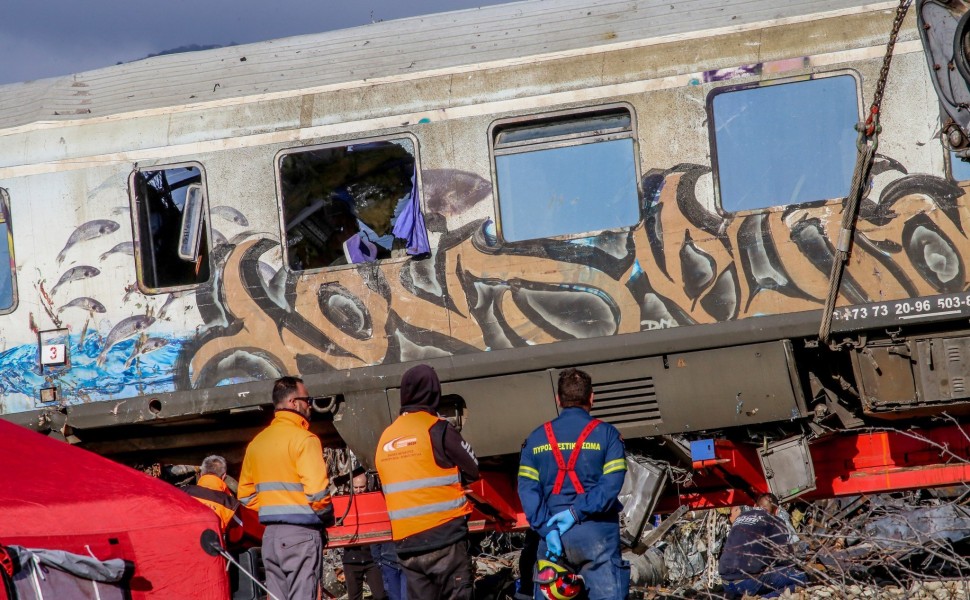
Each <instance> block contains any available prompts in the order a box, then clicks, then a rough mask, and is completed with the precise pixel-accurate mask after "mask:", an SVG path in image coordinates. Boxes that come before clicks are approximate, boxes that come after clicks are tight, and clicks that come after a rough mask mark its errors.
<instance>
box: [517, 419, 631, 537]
mask: <svg viewBox="0 0 970 600" xmlns="http://www.w3.org/2000/svg"><path fill="white" fill-rule="evenodd" d="M592 420H593V419H592V417H590V415H589V413H588V412H586V411H585V410H583V409H581V408H566V409H564V410H563V412H562V414H561V415H560V416H559V417H557V418H556V419H554V420H552V421H551V422H550V424H551V426H552V430H553V435H554V437H555V438H556V441H557V443H558V445H559V447H560V452H561V453H562V457H563V460H564V461H566V462H567V463H568V461H569V460H570V458H571V457H572V455H573V453H574V452H575V451H576V448H575V447H574V444H575V442H576V441H577V439H578V437H579V436H580V434H581V433H582V431H583V430H584V429H585V428H586V427H587V426H588V424H589V423H590V422H591V421H592ZM608 463H615V464H612V465H611V464H608ZM522 467H524V468H525V469H527V470H529V469H534V470H535V471H536V473H535V474H536V476H537V477H538V482H539V484H540V487H541V495H542V497H543V498H545V499H546V502H545V503H544V508H545V510H544V511H543V514H541V515H537V516H536V517H535V518H536V519H537V521H542V522H544V521H545V519H548V518H549V517H551V516H552V515H553V514H555V513H557V512H559V511H560V510H566V509H568V508H569V507H571V506H574V505H576V504H577V499H578V498H579V494H578V493H577V490H576V486H575V484H574V483H573V481H572V480H571V478H570V477H568V476H566V477H563V481H562V485H561V490H560V493H559V494H553V488H554V487H555V485H556V480H557V478H558V473H559V466H558V463H557V462H556V457H555V453H554V452H553V450H552V445H551V443H550V441H549V439H548V437H547V434H546V428H545V426H544V425H543V426H541V427H538V428H536V429H535V430H534V431H533V432H532V433H531V434H530V435H529V437H528V438H527V439H526V444H525V449H524V451H523V456H522V462H521V465H520V470H521V469H522ZM614 467H615V468H614ZM611 469H612V470H611ZM625 469H626V462H625V458H624V450H623V442H622V438H621V437H620V433H619V432H618V431H617V430H616V428H615V427H613V426H612V425H610V424H609V423H605V422H599V423H598V424H597V425H596V427H595V428H593V429H592V430H591V431H590V432H589V433H588V435H587V437H586V439H585V440H584V441H583V443H582V446H581V448H580V449H579V457H578V458H577V459H576V464H575V473H576V477H577V478H578V480H579V482H580V484H581V485H582V487H583V490H584V492H585V491H587V490H592V489H595V488H596V487H597V484H599V482H600V480H601V479H602V478H603V476H604V475H608V474H610V473H618V480H619V485H621V486H622V483H623V477H622V475H623V474H624V473H623V472H624V471H625ZM527 472H528V471H527ZM520 475H521V471H520ZM611 491H612V490H611ZM617 491H619V487H617ZM582 504H584V505H585V503H582ZM590 509H591V510H592V513H591V515H590V516H594V518H595V517H597V516H598V517H606V518H610V519H614V518H615V517H616V515H617V514H618V513H619V512H620V510H621V509H622V505H621V504H620V502H619V500H617V499H616V496H615V495H611V494H606V495H605V496H604V497H603V498H602V499H598V500H597V501H596V502H594V503H593V504H592V505H591V506H590Z"/></svg>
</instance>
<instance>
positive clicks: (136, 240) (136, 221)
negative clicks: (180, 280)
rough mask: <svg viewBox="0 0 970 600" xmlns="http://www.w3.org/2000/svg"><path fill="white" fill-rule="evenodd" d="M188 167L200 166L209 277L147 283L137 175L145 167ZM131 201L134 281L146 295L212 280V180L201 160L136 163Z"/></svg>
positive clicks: (130, 180) (130, 184)
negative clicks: (177, 282)
mask: <svg viewBox="0 0 970 600" xmlns="http://www.w3.org/2000/svg"><path fill="white" fill-rule="evenodd" d="M186 167H195V168H197V169H198V170H199V183H201V184H202V197H203V201H202V202H203V209H202V214H203V217H204V219H205V238H206V242H207V243H208V244H209V247H208V248H207V249H206V260H207V261H208V262H209V279H207V280H205V281H201V282H198V283H190V284H186V285H175V286H167V287H157V288H152V287H149V286H147V285H146V284H145V282H144V281H143V280H142V277H141V274H142V273H143V271H142V268H143V267H144V260H143V258H142V249H141V248H142V246H141V235H140V233H139V231H140V228H141V221H140V218H141V215H140V214H139V211H138V202H137V193H136V190H135V175H136V174H138V173H143V172H145V171H166V170H169V169H179V168H186ZM128 202H129V204H130V209H131V236H132V237H131V239H132V243H133V244H134V250H135V281H136V282H137V284H138V290H139V291H140V292H141V293H142V294H144V295H146V296H157V295H159V294H169V293H171V292H180V291H183V290H192V289H196V288H198V287H199V286H201V285H205V284H206V283H208V282H210V281H211V280H212V276H213V274H214V272H215V268H214V265H213V264H212V250H213V245H212V216H211V215H210V214H209V184H208V182H207V181H206V172H205V167H204V166H203V165H202V163H201V162H199V161H195V160H189V161H183V162H177V163H165V164H161V165H150V166H142V165H136V166H135V168H134V169H132V170H131V173H129V175H128Z"/></svg>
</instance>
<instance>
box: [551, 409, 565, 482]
mask: <svg viewBox="0 0 970 600" xmlns="http://www.w3.org/2000/svg"><path fill="white" fill-rule="evenodd" d="M546 440H547V441H548V442H549V446H550V447H551V448H552V456H553V458H555V459H556V466H557V467H559V470H558V471H557V472H556V482H555V483H554V484H553V485H552V493H553V494H558V493H559V492H560V491H561V490H562V482H563V480H564V479H565V478H566V461H565V460H564V459H563V457H562V452H560V451H559V442H557V441H556V434H555V433H553V432H552V422H551V421H547V422H546Z"/></svg>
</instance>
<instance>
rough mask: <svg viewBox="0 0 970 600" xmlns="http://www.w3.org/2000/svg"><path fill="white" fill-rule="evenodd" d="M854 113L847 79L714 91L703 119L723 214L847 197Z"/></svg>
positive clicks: (855, 97)
mask: <svg viewBox="0 0 970 600" xmlns="http://www.w3.org/2000/svg"><path fill="white" fill-rule="evenodd" d="M859 106H860V105H859V91H858V85H857V81H856V78H855V77H854V76H852V75H849V74H841V75H829V76H817V77H813V78H811V79H805V80H801V81H794V82H791V81H789V82H787V83H785V82H782V83H778V82H773V81H762V82H756V83H751V84H745V85H742V86H733V87H728V88H718V89H715V90H714V91H713V92H711V94H710V96H709V97H708V115H709V121H710V132H711V133H710V135H711V147H712V148H713V158H712V160H713V164H714V169H715V172H716V173H717V185H718V193H719V196H720V200H721V208H722V209H723V210H724V211H725V212H735V211H739V210H751V209H757V208H766V207H769V206H782V205H789V204H800V203H803V202H814V201H818V200H831V199H835V198H844V197H845V196H847V195H848V193H849V186H850V185H851V182H852V172H853V170H854V168H855V162H856V154H857V150H856V138H857V135H858V134H857V132H856V130H855V124H856V123H857V122H858V121H859V118H860V116H859V115H860V113H859Z"/></svg>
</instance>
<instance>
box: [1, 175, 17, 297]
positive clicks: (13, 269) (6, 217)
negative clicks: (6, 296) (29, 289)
mask: <svg viewBox="0 0 970 600" xmlns="http://www.w3.org/2000/svg"><path fill="white" fill-rule="evenodd" d="M10 213H11V210H10V192H9V191H8V190H7V189H6V188H2V187H0V223H4V224H6V226H7V239H6V240H5V242H6V244H7V251H8V252H9V253H10V295H11V303H10V306H9V307H7V308H3V309H0V315H9V314H10V313H12V312H14V311H15V310H17V307H18V306H20V294H19V293H18V290H17V260H16V255H15V254H14V242H13V217H12V216H11V214H10Z"/></svg>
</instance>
